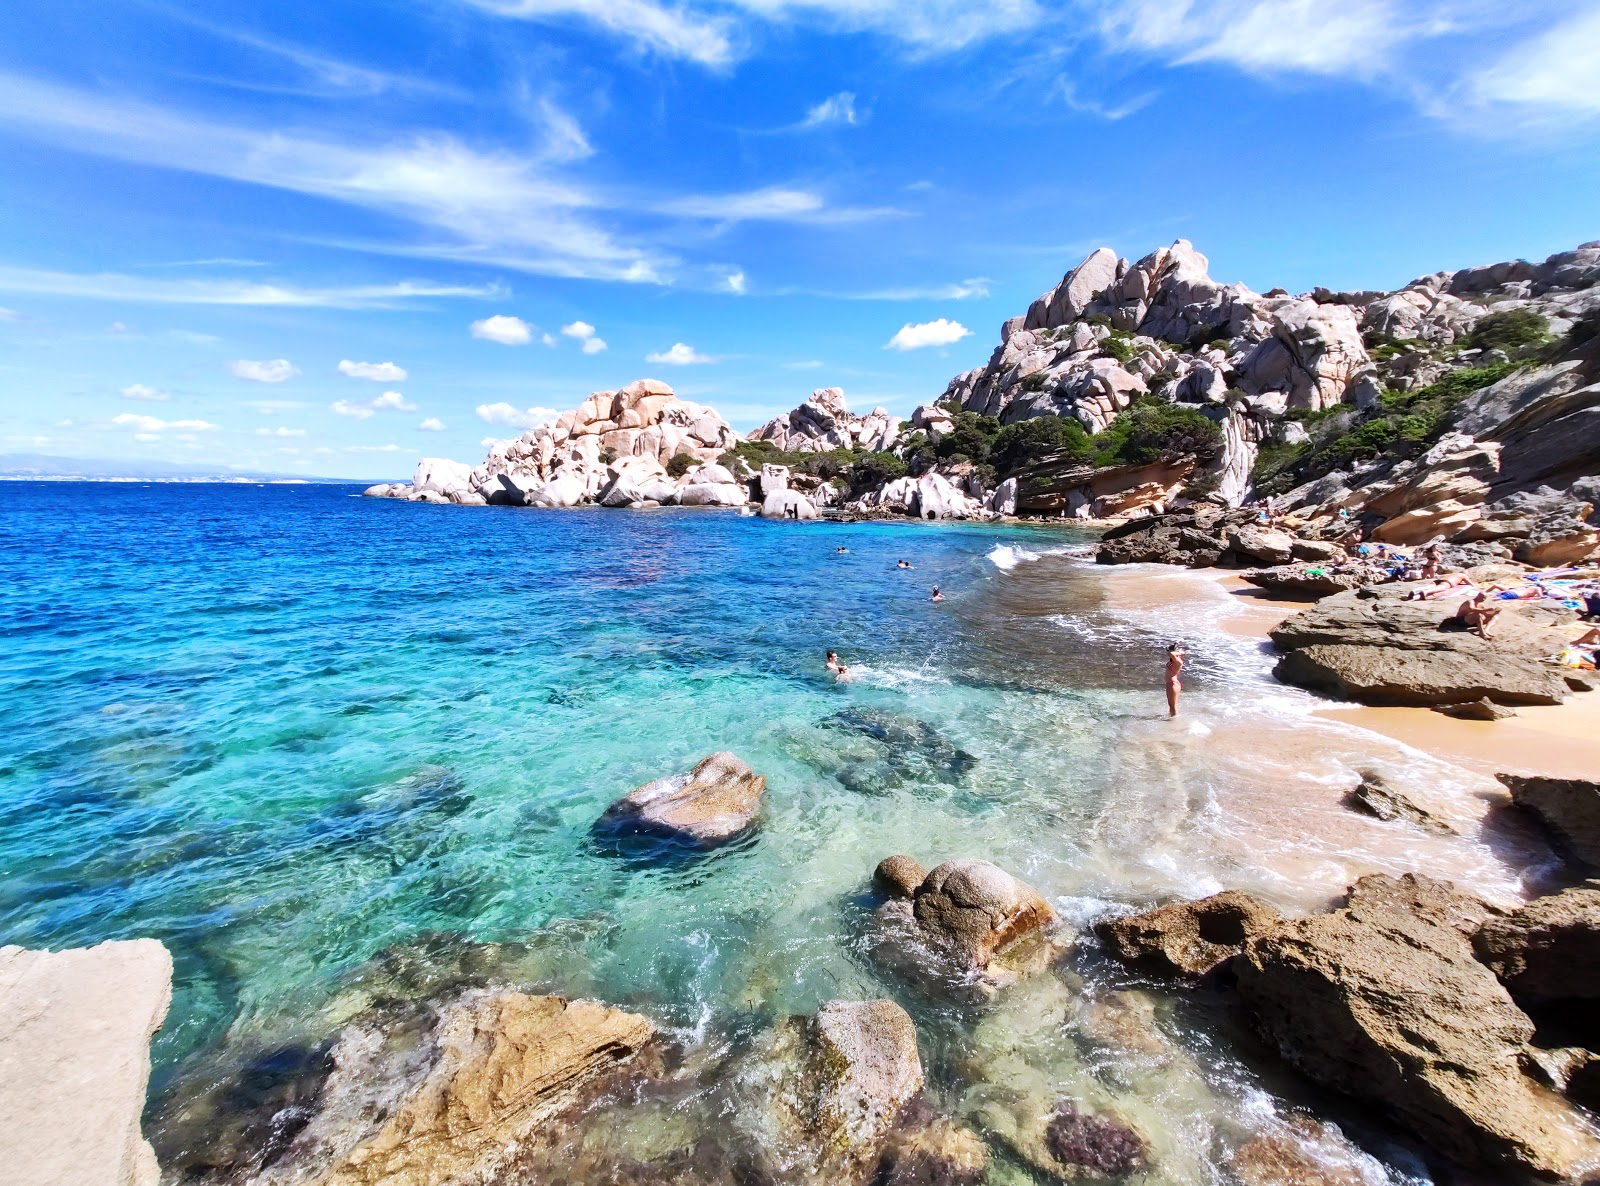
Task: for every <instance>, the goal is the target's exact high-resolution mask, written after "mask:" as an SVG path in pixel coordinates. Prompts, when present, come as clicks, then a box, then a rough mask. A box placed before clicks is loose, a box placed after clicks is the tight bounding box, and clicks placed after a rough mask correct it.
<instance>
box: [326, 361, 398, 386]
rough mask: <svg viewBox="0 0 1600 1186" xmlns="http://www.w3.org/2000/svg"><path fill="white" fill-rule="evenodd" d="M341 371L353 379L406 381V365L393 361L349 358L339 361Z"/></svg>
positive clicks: (375, 381) (377, 381)
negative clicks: (354, 360) (363, 360)
mask: <svg viewBox="0 0 1600 1186" xmlns="http://www.w3.org/2000/svg"><path fill="white" fill-rule="evenodd" d="M339 373H340V374H341V375H348V376H350V378H352V379H371V380H372V381H373V382H374V383H404V382H405V381H406V369H405V367H401V366H396V365H395V364H394V363H392V362H351V361H350V360H349V359H348V358H346V359H344V360H343V361H341V362H340V363H339Z"/></svg>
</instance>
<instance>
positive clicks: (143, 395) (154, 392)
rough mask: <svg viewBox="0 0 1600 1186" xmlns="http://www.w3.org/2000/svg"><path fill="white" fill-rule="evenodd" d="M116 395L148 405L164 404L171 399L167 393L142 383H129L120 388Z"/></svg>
mask: <svg viewBox="0 0 1600 1186" xmlns="http://www.w3.org/2000/svg"><path fill="white" fill-rule="evenodd" d="M117 394H119V395H120V396H122V398H123V399H137V400H144V401H146V402H148V403H165V402H166V401H167V400H169V399H171V398H172V396H171V395H169V394H168V393H167V392H165V391H162V390H160V389H159V388H156V387H150V386H147V385H146V384H144V383H130V384H129V385H128V386H126V387H123V388H121V389H120V390H119V391H118V393H117Z"/></svg>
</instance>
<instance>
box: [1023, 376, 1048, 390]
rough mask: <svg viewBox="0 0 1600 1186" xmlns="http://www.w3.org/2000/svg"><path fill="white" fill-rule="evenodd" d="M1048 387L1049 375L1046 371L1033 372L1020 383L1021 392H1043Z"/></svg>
mask: <svg viewBox="0 0 1600 1186" xmlns="http://www.w3.org/2000/svg"><path fill="white" fill-rule="evenodd" d="M1048 386H1050V374H1049V372H1048V371H1034V372H1033V374H1031V375H1029V376H1028V377H1027V378H1026V379H1024V380H1023V381H1022V390H1024V391H1030V392H1034V391H1043V390H1044V389H1045V388H1046V387H1048Z"/></svg>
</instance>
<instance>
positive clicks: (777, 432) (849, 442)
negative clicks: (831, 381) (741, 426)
mask: <svg viewBox="0 0 1600 1186" xmlns="http://www.w3.org/2000/svg"><path fill="white" fill-rule="evenodd" d="M899 437H900V418H899V417H898V416H891V415H889V412H888V410H887V409H885V408H874V409H873V410H872V411H871V412H870V413H868V414H867V415H865V416H857V415H854V414H853V413H851V411H850V410H849V409H848V408H847V407H846V406H845V400H844V391H843V389H841V388H838V387H821V388H818V389H817V390H816V391H813V392H812V393H811V398H810V399H808V400H806V402H805V403H803V404H801V405H800V406H799V407H798V408H796V409H795V410H794V411H792V412H785V413H784V414H783V415H781V416H777V417H774V418H773V419H771V420H769V421H767V422H766V423H765V424H763V425H762V426H761V427H760V428H758V429H756V430H755V431H754V432H752V433H751V434H750V436H749V438H748V439H750V440H752V441H767V442H769V443H770V444H772V446H773V447H774V448H776V449H778V450H780V451H782V452H784V453H827V452H829V451H831V450H833V449H855V448H860V449H866V450H868V451H871V452H878V451H882V450H887V449H890V448H893V446H894V444H895V442H896V441H897V440H898V439H899Z"/></svg>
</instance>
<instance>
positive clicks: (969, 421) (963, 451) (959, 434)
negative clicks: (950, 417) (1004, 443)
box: [934, 412, 1000, 462]
mask: <svg viewBox="0 0 1600 1186" xmlns="http://www.w3.org/2000/svg"><path fill="white" fill-rule="evenodd" d="M954 419H955V423H954V424H953V425H952V426H951V428H950V431H949V432H947V433H945V434H944V435H943V436H941V437H940V438H939V440H938V442H937V443H936V444H935V445H934V452H935V454H937V456H938V457H940V458H941V459H943V460H950V459H952V458H954V457H956V456H958V455H959V456H962V457H966V458H968V459H969V460H971V461H974V462H983V461H988V460H989V447H990V444H991V443H992V442H993V441H994V439H995V437H997V436H998V435H999V434H1000V421H998V420H996V419H995V418H994V417H993V416H985V415H983V414H982V413H981V412H959V413H957V414H956V416H955V417H954Z"/></svg>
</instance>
